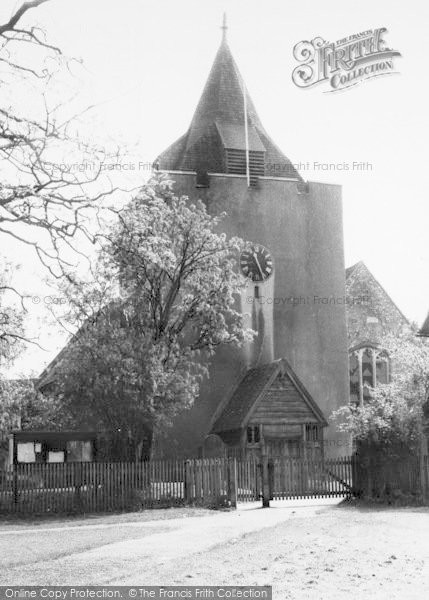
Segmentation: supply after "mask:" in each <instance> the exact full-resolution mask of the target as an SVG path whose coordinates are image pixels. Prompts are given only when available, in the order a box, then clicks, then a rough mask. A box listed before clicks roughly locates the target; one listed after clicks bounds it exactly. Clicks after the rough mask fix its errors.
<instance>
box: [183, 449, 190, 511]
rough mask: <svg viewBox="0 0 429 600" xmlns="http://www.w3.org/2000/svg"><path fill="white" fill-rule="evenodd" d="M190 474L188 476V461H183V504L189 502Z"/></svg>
mask: <svg viewBox="0 0 429 600" xmlns="http://www.w3.org/2000/svg"><path fill="white" fill-rule="evenodd" d="M191 496H192V492H191V474H190V461H189V460H185V462H184V465H183V498H184V500H185V504H187V503H188V502H190V501H191Z"/></svg>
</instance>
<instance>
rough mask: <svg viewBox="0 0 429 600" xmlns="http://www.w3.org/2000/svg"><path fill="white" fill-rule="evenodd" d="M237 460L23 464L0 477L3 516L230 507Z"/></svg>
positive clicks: (2, 473) (6, 471) (0, 473)
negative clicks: (4, 514) (184, 506)
mask: <svg viewBox="0 0 429 600" xmlns="http://www.w3.org/2000/svg"><path fill="white" fill-rule="evenodd" d="M233 465H234V463H233V461H232V459H225V458H221V459H204V460H201V459H200V460H197V459H194V460H186V461H173V460H171V461H170V460H162V461H156V460H155V461H150V462H141V463H137V462H134V463H129V462H128V463H121V462H116V463H95V462H82V463H57V464H33V463H32V464H18V465H16V466H15V467H11V468H9V469H6V470H3V471H0V513H30V514H38V513H73V512H83V513H86V512H104V511H114V510H138V509H141V508H155V507H168V506H180V505H183V504H196V505H198V504H202V505H206V506H218V505H225V506H228V505H229V504H230V502H229V500H228V498H229V497H230V496H231V494H232V498H234V494H235V491H234V488H233V486H234V483H235V476H234V475H233V472H234V469H233Z"/></svg>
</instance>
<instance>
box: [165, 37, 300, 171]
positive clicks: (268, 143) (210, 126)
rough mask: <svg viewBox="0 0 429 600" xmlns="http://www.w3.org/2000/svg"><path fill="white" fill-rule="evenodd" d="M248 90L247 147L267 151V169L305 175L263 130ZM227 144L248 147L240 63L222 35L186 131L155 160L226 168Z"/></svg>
mask: <svg viewBox="0 0 429 600" xmlns="http://www.w3.org/2000/svg"><path fill="white" fill-rule="evenodd" d="M245 94H246V104H247V116H248V129H249V146H250V148H249V149H250V150H259V151H264V152H265V164H266V170H265V171H266V174H267V175H269V174H270V173H273V172H275V174H276V177H277V176H279V177H286V178H296V179H298V180H299V181H302V179H301V176H300V175H299V173H298V172H297V171H296V170H295V168H294V167H293V165H292V163H291V162H290V160H289V159H288V158H287V157H286V156H285V155H284V154H283V153H282V152H281V151H280V150H279V148H277V146H276V145H275V144H274V142H273V141H272V140H271V138H270V137H269V135H268V134H267V132H266V131H265V129H264V127H263V125H262V123H261V121H260V119H259V117H258V114H257V112H256V109H255V107H254V105H253V102H252V99H251V98H250V96H249V94H248V92H247V90H246V91H245ZM226 144H238V145H239V147H238V148H237V146H234V148H235V149H242V148H244V91H243V83H242V78H241V75H240V73H239V71H238V67H237V65H236V63H235V61H234V58H233V56H232V54H231V51H230V49H229V46H228V44H227V42H226V41H225V40H223V41H222V44H221V46H220V48H219V50H218V52H217V55H216V58H215V61H214V64H213V66H212V69H211V71H210V74H209V77H208V80H207V83H206V85H205V87H204V90H203V93H202V96H201V98H200V101H199V103H198V106H197V109H196V111H195V114H194V117H193V119H192V122H191V125H190V127H189V129H188V131H187V133H186V134H185V135H184V136H182V137H181V138H179V139H178V140H177V141H176V142H174V144H172V145H171V146H170V147H169V148H167V150H165V151H164V152H163V153H162V154H161V155H160V156H159V157H158V158H157V160H156V162H157V163H158V165H159V168H160V169H162V170H175V171H207V172H212V173H225V172H226V167H225V156H224V155H225V148H227V147H228V146H227V145H226ZM229 147H231V146H229ZM273 165H276V167H273Z"/></svg>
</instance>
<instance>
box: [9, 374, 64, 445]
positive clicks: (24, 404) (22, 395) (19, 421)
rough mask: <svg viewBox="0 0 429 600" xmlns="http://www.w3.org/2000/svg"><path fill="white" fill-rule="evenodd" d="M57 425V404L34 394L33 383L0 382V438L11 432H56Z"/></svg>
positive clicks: (59, 409)
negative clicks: (38, 430) (48, 430)
mask: <svg viewBox="0 0 429 600" xmlns="http://www.w3.org/2000/svg"><path fill="white" fill-rule="evenodd" d="M61 424H62V411H61V406H60V404H59V402H58V400H57V399H55V398H51V397H49V396H44V395H43V394H41V393H40V392H39V391H37V389H36V387H35V385H34V382H33V380H31V379H20V380H6V379H1V378H0V438H1V437H3V438H4V437H5V436H6V435H7V434H8V433H9V432H10V431H11V430H13V429H56V428H58V427H59V426H61Z"/></svg>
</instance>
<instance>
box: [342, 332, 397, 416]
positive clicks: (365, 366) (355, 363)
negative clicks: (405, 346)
mask: <svg viewBox="0 0 429 600" xmlns="http://www.w3.org/2000/svg"><path fill="white" fill-rule="evenodd" d="M349 369H350V371H349V372H350V401H351V402H352V403H354V404H357V405H360V404H363V403H364V402H365V401H367V400H368V399H369V397H370V388H373V387H375V386H376V385H377V384H379V383H389V381H390V361H389V355H388V354H387V352H386V350H383V349H382V348H379V347H377V346H373V345H369V344H363V345H359V346H357V347H355V348H352V349H351V350H350V353H349Z"/></svg>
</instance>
